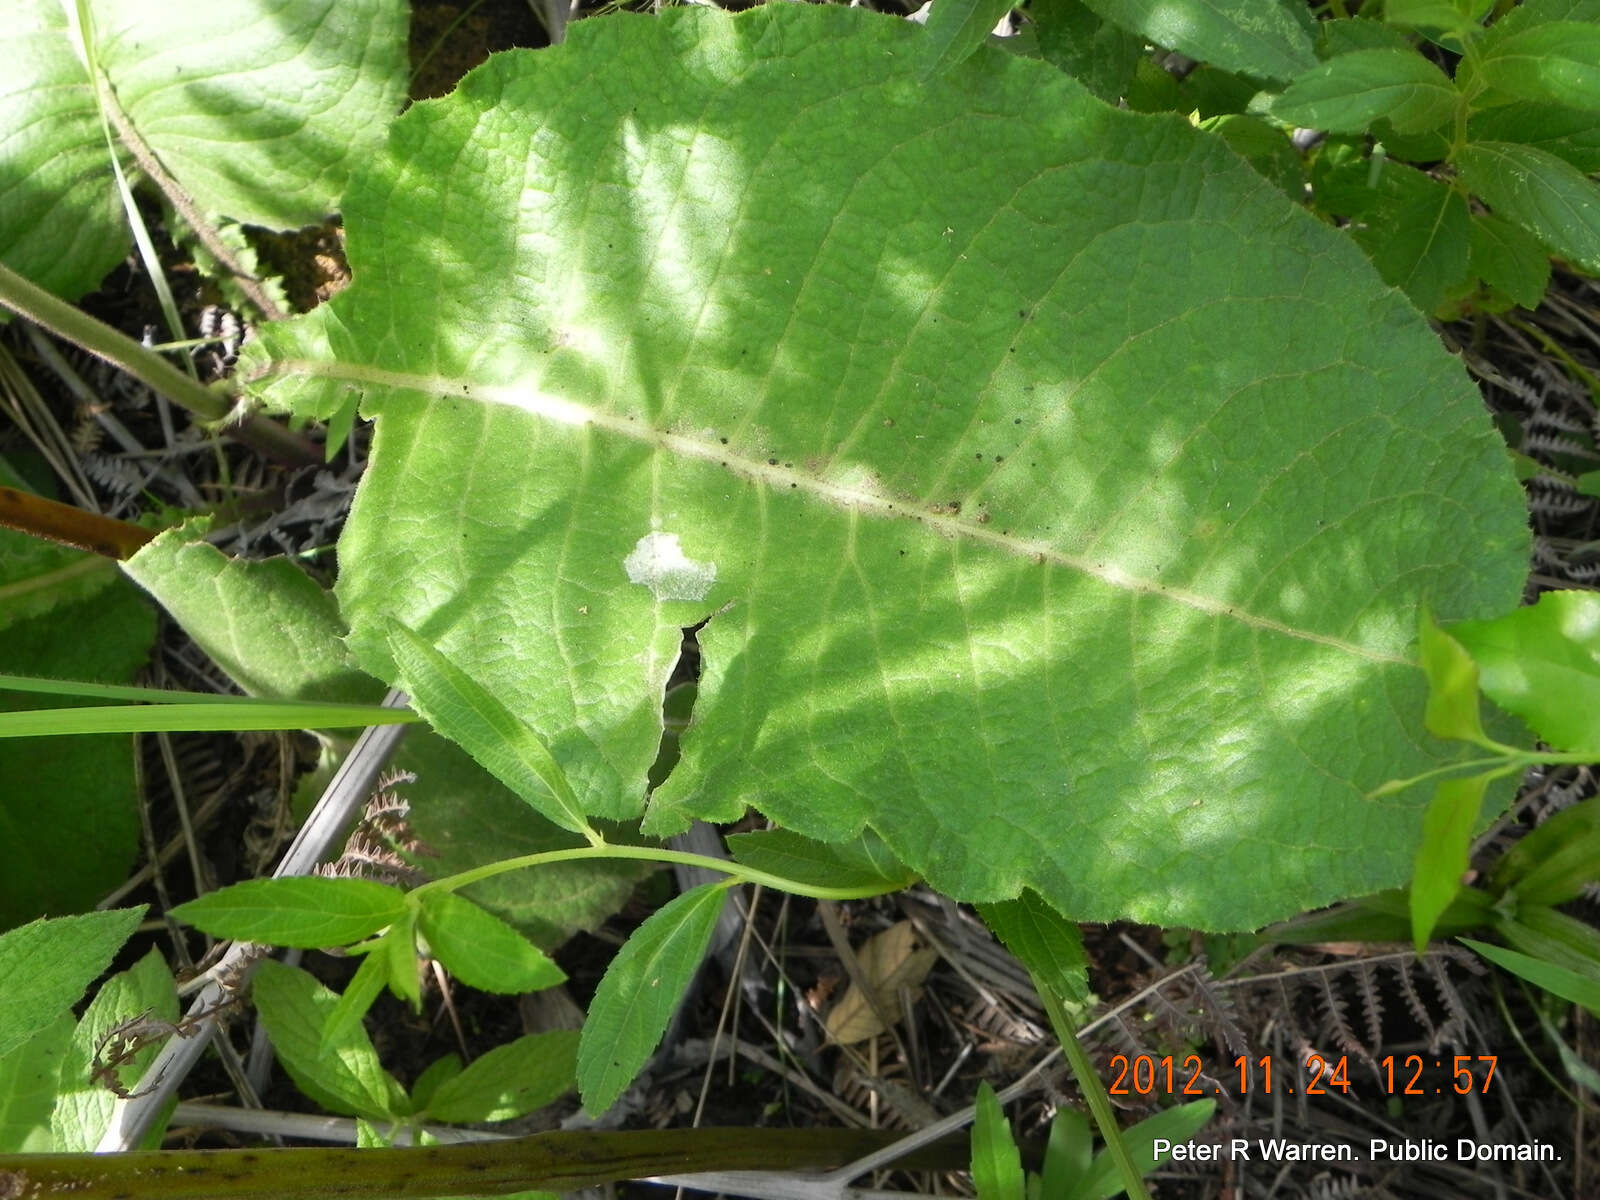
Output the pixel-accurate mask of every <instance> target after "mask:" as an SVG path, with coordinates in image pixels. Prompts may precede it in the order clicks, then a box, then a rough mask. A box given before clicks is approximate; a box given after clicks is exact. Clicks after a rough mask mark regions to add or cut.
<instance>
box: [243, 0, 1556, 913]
mask: <svg viewBox="0 0 1600 1200" xmlns="http://www.w3.org/2000/svg"><path fill="white" fill-rule="evenodd" d="M921 34H922V31H920V30H917V29H915V28H912V27H908V26H906V25H905V24H904V23H902V22H897V21H895V20H892V19H889V18H887V17H883V16H879V15H875V14H869V13H864V12H857V11H847V10H842V9H829V8H810V7H800V6H777V7H768V8H761V9H756V10H752V11H750V12H746V13H742V14H739V15H737V16H729V15H727V14H723V13H716V12H702V11H688V10H682V11H673V12H669V13H667V14H664V15H663V17H662V18H661V19H659V20H657V19H653V18H643V17H631V16H629V17H619V18H615V19H607V20H601V21H590V22H582V23H580V24H579V25H578V26H576V27H575V28H574V29H573V31H572V35H571V37H570V38H569V40H568V41H567V42H566V43H565V44H564V45H562V46H560V47H557V48H555V49H553V50H550V51H545V52H540V53H537V54H533V53H512V54H507V55H503V56H499V57H497V58H494V59H492V60H491V61H490V62H489V63H487V64H485V66H483V67H482V68H480V69H479V70H478V71H476V72H474V73H473V74H471V75H470V76H468V77H467V79H465V80H464V81H463V83H462V85H461V86H460V88H459V89H458V90H457V92H456V93H455V94H454V95H452V96H450V97H447V98H444V99H442V100H439V101H434V102H428V103H424V104H419V105H417V106H416V107H415V108H413V109H412V110H411V111H410V112H409V113H408V114H407V115H406V116H405V117H403V118H401V120H400V121H399V122H398V123H397V124H396V126H395V130H394V136H393V138H392V140H391V147H390V153H389V154H388V155H387V156H386V157H384V158H382V159H380V160H378V161H376V162H375V163H374V164H373V165H372V168H371V169H370V170H367V171H364V172H363V173H361V174H360V175H359V176H358V177H357V179H356V180H355V181H354V182H353V184H352V187H351V189H350V190H349V192H348V193H347V197H346V204H345V212H346V219H347V224H348V228H349V250H350V255H351V260H352V264H353V266H354V269H355V276H356V282H355V285H354V287H353V288H351V289H350V290H349V291H348V292H346V293H345V294H343V295H341V296H340V297H338V299H337V300H335V301H334V302H333V304H332V305H331V306H328V307H325V308H324V309H322V310H319V311H318V313H316V314H313V317H312V319H308V320H302V321H299V322H294V323H290V324H287V325H283V324H279V325H275V326H273V327H271V328H267V329H265V330H263V337H262V343H261V346H260V347H259V348H258V349H257V350H256V351H255V352H253V353H251V355H250V357H249V359H248V360H247V363H246V370H247V372H248V373H252V374H253V375H254V377H255V380H256V384H257V386H258V389H259V391H260V392H261V393H262V394H263V395H264V396H266V397H267V398H268V399H269V400H271V401H273V402H275V403H278V404H281V405H284V406H289V407H294V408H297V409H298V410H300V411H301V412H304V413H308V414H320V415H328V414H331V413H333V412H335V411H337V410H339V409H340V408H341V407H342V406H344V405H346V404H347V403H348V402H349V401H350V400H351V398H352V397H354V396H356V395H359V396H360V397H361V400H362V404H363V411H364V412H365V413H366V414H367V415H369V416H373V417H376V418H377V422H378V425H377V433H376V440H375V443H374V446H373V452H372V462H371V467H370V469H369V473H368V475H367V477H366V478H365V480H364V482H363V484H362V487H361V490H360V493H359V495H358V497H357V501H356V506H355V510H354V512H353V513H352V516H351V520H350V524H349V525H348V527H347V529H346V532H345V535H344V539H343V541H342V542H341V546H340V562H341V577H340V583H339V599H340V603H341V606H342V608H343V611H344V613H345V615H346V617H347V619H348V620H349V622H350V625H351V631H352V632H351V639H350V641H351V646H352V649H353V651H354V653H355V654H356V656H357V658H358V659H359V660H360V661H361V663H362V665H363V666H364V667H365V668H366V669H368V670H370V671H372V672H373V673H375V674H378V675H380V676H382V677H384V678H387V679H393V678H395V676H396V670H395V664H394V663H393V661H392V660H391V659H390V658H389V652H388V649H387V642H386V637H385V634H386V630H387V629H388V627H389V625H388V623H389V622H390V621H394V620H398V621H401V622H403V623H404V624H405V625H407V626H408V627H410V628H412V629H414V630H416V631H417V632H418V633H419V634H420V635H421V636H422V637H423V638H425V639H426V640H427V641H428V642H429V643H430V644H432V645H434V646H436V647H438V649H439V651H440V653H442V654H444V655H445V656H446V657H447V658H449V659H450V660H452V661H454V662H457V663H459V664H460V665H461V667H462V669H464V670H466V671H468V673H470V674H471V675H472V677H473V678H474V679H476V680H478V681H479V682H481V683H482V684H483V685H484V686H485V687H487V688H489V689H490V690H491V691H492V692H494V694H495V695H496V696H497V697H498V699H499V700H500V701H501V702H503V703H504V704H505V705H506V706H507V707H508V708H509V709H510V710H511V711H512V712H513V713H515V714H516V715H517V716H518V717H520V718H521V719H522V720H525V721H526V722H528V724H529V725H530V726H531V727H532V728H533V729H534V730H535V731H536V732H537V733H538V734H539V735H540V737H541V738H542V739H543V740H544V741H545V743H546V744H547V745H548V746H549V747H550V750H551V752H552V754H553V755H554V757H555V758H556V760H557V761H558V762H559V763H560V764H561V766H562V768H563V769H564V771H565V773H566V775H567V777H568V778H569V779H570V780H571V783H572V787H573V791H574V793H575V794H576V795H577V796H579V797H580V798H582V801H583V804H584V806H585V808H586V809H587V811H588V812H589V813H591V814H593V815H597V816H602V817H615V818H625V817H628V816H633V815H637V814H638V813H639V811H640V808H641V806H642V804H643V802H644V797H645V787H644V780H645V775H646V772H647V770H648V768H649V766H650V763H651V762H652V761H653V759H654V757H655V754H656V750H657V747H658V746H659V743H660V739H661V728H662V722H661V696H662V690H663V688H664V686H665V684H666V682H667V679H668V676H669V673H670V671H671V668H672V665H673V663H674V661H675V658H676V656H677V653H678V646H679V643H680V640H681V628H682V627H683V626H686V625H690V624H694V623H697V622H700V621H706V620H707V619H708V618H709V621H708V623H707V624H706V625H705V626H704V628H702V629H701V630H700V633H699V640H700V646H701V649H702V653H703V675H702V678H701V681H700V685H699V694H698V699H697V701H696V705H695V711H694V719H693V724H692V725H691V727H690V728H689V729H688V730H687V731H686V732H685V734H684V737H683V758H682V761H681V762H680V763H679V765H678V766H677V768H676V769H675V770H674V772H673V773H672V775H671V776H670V777H669V778H668V779H667V780H666V782H665V783H664V784H663V785H662V787H661V788H659V789H657V791H656V792H655V794H654V799H653V801H652V806H651V811H650V813H649V815H648V817H647V827H648V828H649V829H650V830H651V831H653V832H661V833H665V832H671V831H673V830H676V829H679V828H682V827H683V826H684V825H685V824H686V823H687V822H688V820H689V819H690V818H691V817H693V816H703V817H707V818H713V819H718V818H727V817H730V816H733V815H736V814H738V813H739V812H741V811H742V810H743V809H744V808H745V806H747V805H755V806H756V807H758V808H759V809H761V810H762V811H763V812H765V813H766V814H767V815H769V816H771V817H773V818H774V819H776V820H777V821H778V822H779V823H781V824H782V825H784V826H786V827H788V828H790V829H793V830H795V831H797V832H799V833H802V834H805V835H806V836H809V837H813V838H818V839H821V840H833V841H838V840H844V839H847V838H850V837H853V836H854V835H855V834H857V833H858V832H859V831H860V830H861V829H862V827H863V826H870V827H872V828H873V829H874V830H876V831H877V832H878V833H879V834H880V835H881V836H882V837H883V839H884V841H885V842H886V843H887V844H888V846H889V847H890V849H891V850H892V851H893V852H894V853H895V855H896V856H898V857H899V858H900V859H902V860H903V861H904V862H905V863H906V864H907V866H909V867H911V868H912V869H914V870H915V871H917V872H918V873H920V874H921V875H922V876H923V877H924V878H926V879H927V880H928V881H929V882H930V883H931V884H933V885H934V886H935V887H938V888H940V889H942V890H944V891H947V892H950V893H953V894H955V895H957V896H960V897H962V898H965V899H972V900H993V899H1002V898H1006V897H1010V896H1015V895H1016V894H1017V893H1018V891H1019V890H1020V889H1021V888H1022V887H1024V886H1032V887H1034V888H1036V889H1037V890H1038V891H1039V893H1040V895H1041V896H1042V897H1044V898H1045V899H1046V900H1047V901H1048V903H1049V904H1050V905H1052V906H1053V907H1055V908H1057V909H1059V910H1060V911H1061V912H1062V913H1064V914H1066V915H1067V916H1069V917H1073V918H1079V919H1108V918H1112V917H1117V916H1137V917H1140V918H1141V919H1145V920H1152V921H1161V922H1168V923H1183V924H1189V925H1197V926H1206V927H1236V926H1242V925H1249V924H1256V923H1260V922H1262V921H1264V920H1266V919H1268V918H1270V917H1272V916H1275V915H1281V914H1283V913H1286V912H1290V911H1294V910H1298V909H1301V908H1304V907H1307V906H1309V905H1313V904H1317V903H1320V902H1323V901H1326V900H1331V899H1333V898H1335V897H1338V896H1342V895H1348V894H1350V893H1353V892H1358V891H1371V890H1375V889H1377V888H1380V887H1382V886H1386V885H1392V884H1394V883H1396V882H1398V881H1399V880H1400V879H1401V878H1403V877H1404V875H1405V872H1406V869H1407V867H1408V865H1409V861H1410V856H1411V853H1412V851H1413V850H1414V848H1415V846H1416V841H1417V830H1418V826H1419V817H1420V813H1419V810H1418V808H1417V801H1416V800H1415V799H1414V798H1407V797H1392V796H1391V797H1384V798H1381V799H1378V800H1372V801H1368V800H1365V799H1363V795H1364V793H1365V792H1366V791H1368V790H1370V789H1371V788H1373V787H1375V786H1376V785H1377V784H1379V783H1382V782H1383V781H1384V780H1385V779H1389V778H1394V777H1397V776H1400V775H1404V774H1408V773H1415V771H1416V770H1418V769H1422V768H1424V767H1425V766H1427V765H1429V763H1430V762H1431V761H1432V758H1433V756H1434V755H1436V754H1438V753H1442V752H1444V751H1442V750H1441V749H1440V748H1439V747H1437V746H1435V745H1432V744H1430V743H1428V742H1427V739H1426V737H1425V735H1424V733H1423V731H1422V728H1421V722H1420V711H1421V702H1422V696H1423V687H1422V679H1421V676H1420V674H1419V673H1418V672H1417V671H1416V670H1415V667H1414V660H1413V650H1412V642H1413V639H1414V636H1415V629H1416V615H1415V613H1416V605H1417V602H1418V601H1419V600H1427V601H1428V602H1429V603H1430V604H1431V605H1432V607H1433V609H1434V611H1436V612H1437V613H1438V614H1439V615H1440V617H1441V618H1443V619H1457V618H1462V617H1469V616H1482V615H1488V614H1491V613H1494V612H1498V611H1502V610H1504V609H1506V608H1509V607H1511V606H1512V605H1513V604H1515V602H1516V599H1517V595H1518V592H1519V589H1520V583H1521V578H1522V575H1523V564H1524V562H1525V554H1526V544H1527V535H1526V530H1525V528H1524V521H1523V517H1522V508H1521V500H1520V495H1519V493H1518V491H1517V489H1516V487H1515V485H1514V484H1513V482H1512V480H1511V478H1510V475H1509V472H1508V471H1507V470H1506V468H1505V464H1504V451H1503V448H1502V447H1501V446H1500V445H1499V444H1498V443H1497V441H1496V439H1495V437H1494V435H1493V433H1492V431H1491V429H1490V426H1489V423H1488V421H1487V419H1486V418H1485V416H1484V414H1483V412H1482V411H1481V404H1480V402H1479V400H1478V398H1477V396H1476V394H1475V392H1474V391H1473V390H1472V389H1471V388H1470V386H1469V385H1468V383H1467V380H1466V378H1465V376H1464V375H1463V374H1462V372H1461V370H1460V367H1459V366H1458V365H1457V364H1455V363H1454V362H1453V361H1451V360H1450V359H1449V357H1448V356H1446V355H1445V354H1444V353H1443V352H1442V351H1441V350H1440V348H1439V346H1438V344H1437V342H1436V340H1435V339H1434V338H1433V336H1432V335H1431V334H1430V332H1429V331H1428V329H1427V328H1426V326H1425V325H1424V324H1423V322H1422V321H1421V319H1420V318H1419V317H1418V315H1417V314H1416V312H1415V311H1414V310H1413V309H1412V308H1411V307H1410V306H1409V305H1408V304H1407V303H1406V302H1405V300H1404V298H1403V297H1401V296H1400V295H1399V294H1397V293H1395V292H1392V291H1389V290H1387V289H1385V288H1384V287H1383V286H1382V285H1381V283H1380V282H1379V281H1378V280H1377V279H1376V278H1375V277H1374V276H1373V274H1372V272H1371V270H1370V268H1369V267H1368V266H1367V265H1366V263H1365V261H1364V259H1363V258H1362V256H1361V255H1360V253H1359V251H1357V250H1356V249H1355V247H1353V246H1351V245H1350V244H1349V243H1348V241H1347V240H1344V239H1342V238H1341V237H1340V236H1339V235H1338V234H1337V232H1336V231H1334V230H1331V229H1327V228H1324V227H1322V226H1321V225H1319V224H1318V223H1317V222H1316V221H1315V220H1313V219H1312V218H1310V217H1309V216H1308V215H1307V214H1305V213H1304V212H1301V211H1298V210H1297V209H1296V208H1295V207H1294V206H1293V205H1291V204H1290V203H1289V202H1288V201H1287V200H1286V199H1285V198H1284V197H1283V196H1282V195H1281V194H1279V193H1278V192H1277V191H1276V189H1275V188H1273V187H1272V185H1270V184H1268V183H1266V182H1264V181H1263V180H1261V179H1260V178H1259V177H1257V176H1255V175H1254V174H1253V173H1252V172H1250V171H1249V170H1248V168H1246V167H1245V166H1244V165H1243V164H1242V163H1240V162H1239V161H1238V160H1237V159H1236V158H1235V157H1234V156H1233V155H1232V154H1231V153H1230V152H1229V151H1228V150H1227V149H1226V147H1225V146H1224V145H1223V144H1222V143H1221V142H1219V141H1217V140H1216V139H1214V138H1211V137H1208V136H1206V135H1204V134H1202V133H1200V132H1198V131H1196V130H1194V129H1192V128H1190V127H1189V126H1188V125H1187V124H1186V123H1185V122H1183V121H1182V120H1179V119H1177V118H1172V117H1146V116H1140V115H1136V114H1132V113H1127V112H1119V111H1116V110H1113V109H1111V108H1109V107H1107V106H1105V105H1103V104H1101V103H1100V102H1098V101H1096V100H1095V99H1093V97H1091V96H1090V95H1089V94H1088V93H1086V92H1085V91H1083V90H1082V89H1081V88H1080V87H1079V86H1077V85H1076V84H1074V83H1073V82H1072V81H1071V80H1069V79H1067V78H1065V77H1064V76H1061V75H1060V74H1059V73H1057V72H1055V71H1053V70H1052V69H1050V68H1049V67H1047V66H1046V65H1044V64H1041V63H1037V62H1029V61H1021V60H1015V59H1011V58H1008V57H1007V56H1004V55H1002V54H996V53H993V52H991V51H990V50H988V49H987V48H984V49H980V50H979V51H978V52H977V53H976V54H975V55H974V56H973V58H972V59H971V60H969V61H968V62H966V63H963V64H962V65H961V66H959V67H957V68H954V69H952V70H950V71H949V72H947V73H946V74H945V75H944V76H942V77H941V81H940V83H939V85H938V86H937V87H931V88H930V87H927V86H925V85H924V84H923V83H922V82H921V80H920V77H919V67H920V62H919V59H918V54H917V50H918V48H919V47H920V46H921V45H922V44H923V43H921V42H919V41H917V39H918V38H920V36H921ZM445 732H447V733H448V732H449V730H448V729H446V730H445ZM1245 880H1247V881H1248V883H1247V885H1242V881H1245Z"/></svg>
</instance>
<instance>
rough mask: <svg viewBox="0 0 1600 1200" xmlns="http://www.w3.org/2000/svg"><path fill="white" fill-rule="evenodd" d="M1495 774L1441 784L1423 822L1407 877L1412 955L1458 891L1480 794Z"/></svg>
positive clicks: (1425, 942)
mask: <svg viewBox="0 0 1600 1200" xmlns="http://www.w3.org/2000/svg"><path fill="white" fill-rule="evenodd" d="M1497 774H1498V773H1497V772H1493V771H1486V772H1484V773H1483V774H1481V775H1470V776H1468V777H1467V778H1465V779H1441V780H1440V781H1439V783H1438V786H1437V787H1436V788H1435V789H1434V793H1433V800H1432V802H1431V803H1430V804H1429V805H1428V811H1427V813H1426V814H1424V816H1423V818H1422V845H1421V846H1420V847H1419V848H1418V850H1417V866H1416V870H1415V871H1414V872H1413V873H1412V877H1411V938H1412V941H1413V942H1414V943H1415V944H1416V948H1417V953H1418V954H1421V953H1422V952H1423V951H1424V950H1426V949H1427V946H1428V939H1429V938H1431V937H1432V936H1433V928H1434V926H1435V925H1436V924H1437V923H1438V921H1439V916H1440V914H1442V913H1443V912H1444V910H1445V909H1447V908H1449V907H1450V902H1451V901H1452V900H1454V899H1455V898H1456V893H1457V892H1459V891H1460V890H1461V877H1462V876H1463V875H1464V874H1465V873H1466V870H1467V865H1468V861H1469V858H1470V851H1471V848H1472V833H1473V830H1474V829H1476V828H1477V825H1478V814H1479V813H1480V812H1482V811H1483V793H1484V789H1485V788H1487V787H1488V786H1489V782H1490V781H1491V780H1492V779H1494V778H1496V776H1497Z"/></svg>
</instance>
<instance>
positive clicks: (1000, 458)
mask: <svg viewBox="0 0 1600 1200" xmlns="http://www.w3.org/2000/svg"><path fill="white" fill-rule="evenodd" d="M994 460H995V462H1005V460H1006V456H1005V455H1004V454H996V455H995V456H994Z"/></svg>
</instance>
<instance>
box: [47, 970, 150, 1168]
mask: <svg viewBox="0 0 1600 1200" xmlns="http://www.w3.org/2000/svg"><path fill="white" fill-rule="evenodd" d="M144 1016H149V1017H153V1018H155V1020H156V1021H158V1022H159V1021H176V1020H177V1019H178V993H177V989H176V988H175V987H174V986H173V982H172V972H171V971H169V970H168V969H167V963H166V960H165V959H164V958H162V957H161V954H160V952H159V951H157V950H155V949H151V950H149V951H148V952H147V953H146V954H145V956H144V957H143V958H141V959H140V960H139V961H138V962H137V963H135V964H134V965H133V966H132V967H130V968H129V969H128V970H126V971H121V972H118V973H117V974H115V975H113V976H112V977H111V978H110V979H108V980H106V982H105V983H104V984H103V985H102V986H101V988H100V990H99V991H98V992H97V993H95V998H94V1000H93V1001H91V1002H90V1004H89V1007H88V1008H87V1009H86V1010H85V1011H84V1014H83V1019H82V1020H80V1021H79V1022H78V1025H77V1028H76V1029H74V1030H73V1033H72V1038H71V1041H70V1042H69V1043H68V1045H67V1048H66V1053H65V1054H64V1055H63V1057H62V1061H61V1063H60V1071H61V1075H60V1082H61V1088H60V1091H59V1092H58V1093H57V1098H56V1103H55V1109H54V1111H53V1112H52V1113H51V1116H50V1129H51V1135H52V1141H53V1145H52V1146H51V1147H50V1148H51V1149H52V1150H53V1151H56V1152H57V1153H67V1152H77V1153H88V1152H89V1151H92V1150H93V1149H94V1148H95V1147H96V1146H97V1145H98V1144H99V1142H100V1137H101V1135H102V1134H104V1133H105V1131H106V1129H107V1128H108V1127H109V1126H110V1124H111V1115H112V1113H113V1111H114V1110H115V1108H116V1103H117V1096H116V1093H115V1092H113V1091H112V1090H111V1089H110V1088H108V1087H106V1085H105V1083H104V1082H103V1081H102V1080H100V1079H97V1078H95V1075H94V1069H95V1066H96V1059H97V1057H99V1056H101V1055H102V1054H103V1053H104V1052H105V1051H106V1049H107V1046H108V1043H107V1040H106V1039H107V1037H108V1035H110V1034H111V1033H112V1031H113V1030H114V1029H115V1028H116V1027H117V1026H118V1025H120V1024H122V1023H123V1022H125V1021H132V1020H135V1019H136V1018H139V1017H144ZM145 1041H146V1044H145V1045H143V1046H141V1047H140V1049H139V1050H138V1051H137V1052H135V1053H134V1054H132V1055H131V1056H130V1057H128V1058H127V1059H125V1060H124V1061H123V1062H122V1064H121V1065H120V1067H119V1070H118V1078H119V1079H120V1080H121V1082H122V1084H123V1085H124V1086H126V1087H132V1086H133V1085H134V1084H136V1083H137V1082H138V1081H139V1077H140V1076H141V1075H142V1074H143V1072H144V1069H145V1068H146V1067H148V1066H149V1065H150V1062H151V1060H152V1059H154V1058H155V1056H156V1051H157V1050H158V1049H159V1048H160V1044H161V1043H160V1040H159V1038H158V1037H155V1036H150V1035H146V1039H145ZM158 1135H159V1131H158Z"/></svg>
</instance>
